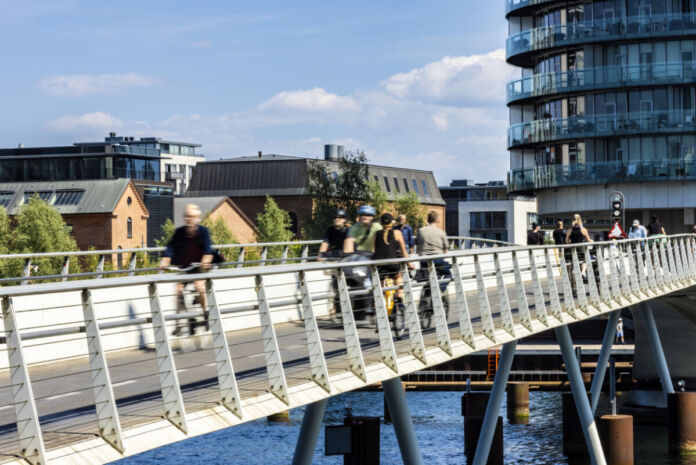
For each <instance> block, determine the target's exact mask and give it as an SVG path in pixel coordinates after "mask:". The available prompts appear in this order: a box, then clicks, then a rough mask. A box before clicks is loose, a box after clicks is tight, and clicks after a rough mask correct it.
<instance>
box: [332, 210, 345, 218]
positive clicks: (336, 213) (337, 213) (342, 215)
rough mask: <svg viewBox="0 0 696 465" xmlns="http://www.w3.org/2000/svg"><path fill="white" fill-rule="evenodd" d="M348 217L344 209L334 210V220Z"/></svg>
mask: <svg viewBox="0 0 696 465" xmlns="http://www.w3.org/2000/svg"><path fill="white" fill-rule="evenodd" d="M346 216H347V215H346V211H345V210H344V209H342V208H337V209H336V210H334V214H333V217H334V218H345V217H346Z"/></svg>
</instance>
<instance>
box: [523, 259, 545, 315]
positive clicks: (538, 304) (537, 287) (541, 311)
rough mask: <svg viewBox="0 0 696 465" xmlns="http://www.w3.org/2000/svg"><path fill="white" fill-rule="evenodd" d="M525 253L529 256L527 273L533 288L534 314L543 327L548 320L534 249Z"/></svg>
mask: <svg viewBox="0 0 696 465" xmlns="http://www.w3.org/2000/svg"><path fill="white" fill-rule="evenodd" d="M527 253H528V255H529V271H530V273H531V274H532V287H533V288H534V312H535V313H536V317H537V320H539V321H540V322H541V323H543V324H544V326H548V325H549V319H548V315H547V314H546V301H545V299H544V289H543V288H542V287H541V280H540V279H539V271H538V270H537V266H536V259H535V257H534V249H529V250H528V251H527Z"/></svg>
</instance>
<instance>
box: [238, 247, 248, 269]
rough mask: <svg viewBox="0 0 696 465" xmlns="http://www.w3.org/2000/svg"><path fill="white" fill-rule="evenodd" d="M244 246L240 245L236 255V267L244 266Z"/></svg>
mask: <svg viewBox="0 0 696 465" xmlns="http://www.w3.org/2000/svg"><path fill="white" fill-rule="evenodd" d="M245 250H246V249H245V247H240V248H239V255H238V256H237V268H241V267H243V266H244V251H245Z"/></svg>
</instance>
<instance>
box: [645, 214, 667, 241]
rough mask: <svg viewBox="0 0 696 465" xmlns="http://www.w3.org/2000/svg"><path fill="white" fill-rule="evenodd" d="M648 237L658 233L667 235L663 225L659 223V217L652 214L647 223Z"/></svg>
mask: <svg viewBox="0 0 696 465" xmlns="http://www.w3.org/2000/svg"><path fill="white" fill-rule="evenodd" d="M647 229H648V237H650V236H656V235H659V234H662V235H663V236H664V235H667V233H666V232H665V227H664V226H663V225H662V223H660V218H658V217H657V216H653V217H651V218H650V224H649V225H648V228H647Z"/></svg>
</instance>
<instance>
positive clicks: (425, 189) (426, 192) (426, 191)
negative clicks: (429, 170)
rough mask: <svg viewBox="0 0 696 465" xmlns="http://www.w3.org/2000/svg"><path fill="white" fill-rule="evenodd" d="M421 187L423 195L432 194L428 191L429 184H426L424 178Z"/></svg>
mask: <svg viewBox="0 0 696 465" xmlns="http://www.w3.org/2000/svg"><path fill="white" fill-rule="evenodd" d="M421 187H423V195H430V192H428V186H427V185H426V184H425V180H424V179H421Z"/></svg>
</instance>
